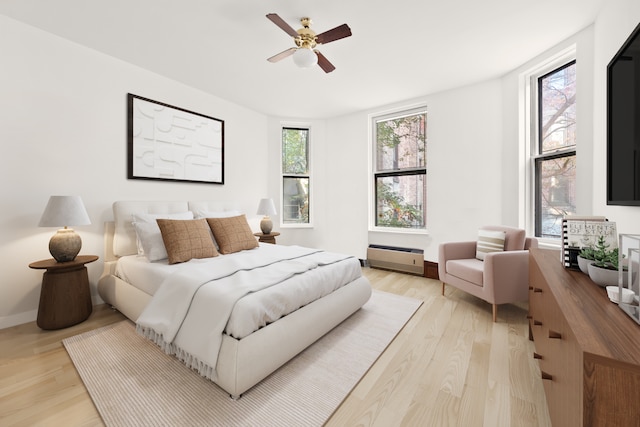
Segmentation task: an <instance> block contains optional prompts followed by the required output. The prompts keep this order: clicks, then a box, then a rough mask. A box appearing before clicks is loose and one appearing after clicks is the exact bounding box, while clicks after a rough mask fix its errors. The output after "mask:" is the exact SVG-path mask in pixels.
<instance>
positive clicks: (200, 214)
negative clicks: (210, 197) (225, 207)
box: [194, 209, 242, 219]
mask: <svg viewBox="0 0 640 427" xmlns="http://www.w3.org/2000/svg"><path fill="white" fill-rule="evenodd" d="M238 215H242V212H240V211H236V210H231V211H206V210H203V209H198V210H197V211H195V212H194V216H195V218H196V219H200V218H229V217H232V216H238Z"/></svg>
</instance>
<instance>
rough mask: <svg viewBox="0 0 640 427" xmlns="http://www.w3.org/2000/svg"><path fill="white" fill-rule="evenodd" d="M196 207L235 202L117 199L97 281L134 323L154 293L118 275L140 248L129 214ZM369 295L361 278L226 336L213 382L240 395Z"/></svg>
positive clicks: (218, 207)
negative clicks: (245, 332) (122, 262)
mask: <svg viewBox="0 0 640 427" xmlns="http://www.w3.org/2000/svg"><path fill="white" fill-rule="evenodd" d="M198 209H203V210H208V211H220V210H231V209H233V206H230V205H226V206H225V205H224V204H220V203H219V202H115V203H114V205H113V210H114V222H107V223H106V224H105V248H104V249H105V251H104V253H105V263H104V273H103V275H102V277H101V278H100V280H99V282H98V293H99V294H100V297H101V298H102V299H103V300H104V301H105V302H106V303H108V304H110V305H111V306H113V307H114V308H115V309H117V310H118V311H120V312H121V313H122V314H124V315H125V316H127V317H128V318H129V319H131V320H132V321H134V322H135V321H136V320H137V319H138V316H140V314H141V313H142V311H143V310H144V308H145V307H146V306H147V304H148V303H149V301H150V300H151V297H152V296H151V295H149V294H147V293H145V292H143V291H141V290H140V289H137V288H135V287H133V286H131V285H129V284H128V283H127V282H125V281H123V280H121V279H120V278H118V277H116V276H115V274H114V273H115V266H116V262H117V259H118V257H120V256H124V255H132V254H135V253H137V249H136V243H135V240H136V237H135V230H134V229H133V226H132V224H131V218H132V217H131V215H132V214H133V213H134V212H147V213H177V212H184V211H187V210H191V211H196V210H198ZM370 296H371V285H370V284H369V282H368V280H367V279H366V278H365V277H360V278H358V279H356V280H354V281H353V282H350V283H348V284H347V285H345V286H343V287H342V288H340V289H338V290H336V291H335V292H332V293H331V294H329V295H327V296H325V297H323V298H321V299H319V300H317V301H314V302H312V303H310V304H308V305H306V306H304V307H302V308H300V309H299V310H297V311H295V312H293V313H291V314H289V315H287V316H285V317H283V318H281V319H279V320H278V321H276V322H273V323H271V324H269V325H267V326H266V327H264V328H261V329H259V330H258V331H256V332H254V333H252V334H251V335H249V336H247V337H245V338H243V339H240V340H238V339H235V338H232V337H230V336H228V335H224V336H223V341H222V346H221V348H220V354H219V355H218V365H217V367H216V373H217V376H218V379H217V380H216V381H215V383H216V384H218V385H219V386H220V387H222V388H223V389H224V390H225V391H226V392H228V393H229V394H230V395H231V397H232V398H234V399H236V398H238V397H240V395H241V394H242V393H244V392H245V391H247V390H248V389H250V388H251V387H253V386H254V385H256V384H257V383H258V382H260V381H261V380H263V379H264V378H266V377H267V376H268V375H269V374H271V373H272V372H273V371H275V370H276V369H278V368H279V367H280V366H282V365H283V364H285V363H286V362H287V361H289V360H290V359H292V358H293V357H294V356H295V355H297V354H298V353H299V352H301V351H302V350H304V349H305V348H307V347H308V346H309V345H311V344H313V343H314V342H315V341H316V340H317V339H318V338H320V337H322V336H323V335H324V334H326V333H327V332H329V331H330V330H331V329H333V328H334V327H335V326H337V325H338V324H340V323H341V322H342V321H343V320H344V319H346V318H347V317H349V316H350V315H351V314H353V313H354V312H355V311H357V310H358V309H359V308H360V307H362V306H363V305H364V303H366V302H367V300H368V299H369V297H370Z"/></svg>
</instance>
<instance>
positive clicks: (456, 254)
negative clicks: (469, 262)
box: [438, 241, 476, 263]
mask: <svg viewBox="0 0 640 427" xmlns="http://www.w3.org/2000/svg"><path fill="white" fill-rule="evenodd" d="M475 257H476V242H475V241H473V242H447V243H442V244H440V248H439V249H438V262H439V263H440V262H444V263H446V262H447V261H449V260H451V259H469V258H475Z"/></svg>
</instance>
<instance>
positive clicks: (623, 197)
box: [607, 24, 640, 206]
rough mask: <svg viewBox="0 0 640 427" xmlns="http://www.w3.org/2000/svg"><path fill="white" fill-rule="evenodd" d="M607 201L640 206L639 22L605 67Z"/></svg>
mask: <svg viewBox="0 0 640 427" xmlns="http://www.w3.org/2000/svg"><path fill="white" fill-rule="evenodd" d="M607 204H608V205H627V206H640V24H639V25H638V26H637V27H636V29H635V30H634V31H633V33H632V34H631V36H630V37H629V38H628V39H627V41H626V42H625V43H624V45H623V46H622V47H621V48H620V50H619V51H618V53H616V55H615V56H614V57H613V59H612V60H611V62H610V63H609V65H608V67H607Z"/></svg>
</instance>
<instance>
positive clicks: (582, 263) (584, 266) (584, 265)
mask: <svg viewBox="0 0 640 427" xmlns="http://www.w3.org/2000/svg"><path fill="white" fill-rule="evenodd" d="M589 264H593V260H592V259H586V258H582V257H581V256H580V255H578V267H580V271H582V272H583V273H584V274H589V268H588V267H589Z"/></svg>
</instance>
